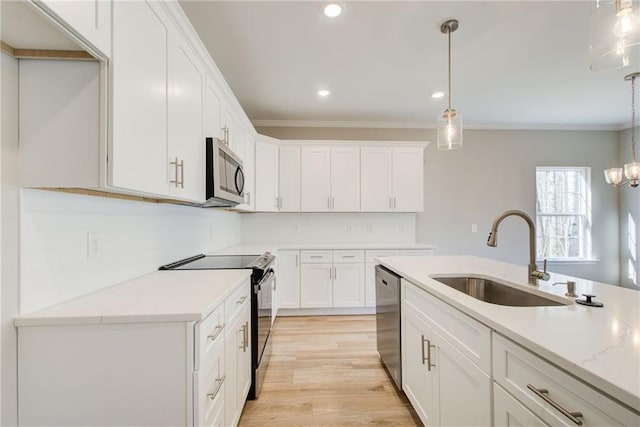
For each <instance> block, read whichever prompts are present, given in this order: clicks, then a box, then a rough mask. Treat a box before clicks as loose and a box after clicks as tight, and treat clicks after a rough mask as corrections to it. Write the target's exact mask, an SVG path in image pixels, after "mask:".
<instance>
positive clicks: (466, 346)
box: [402, 279, 491, 374]
mask: <svg viewBox="0 0 640 427" xmlns="http://www.w3.org/2000/svg"><path fill="white" fill-rule="evenodd" d="M402 303H403V304H408V305H411V306H413V307H415V308H416V309H417V310H418V311H419V312H420V313H422V315H424V316H425V317H427V318H428V319H429V320H430V321H431V323H433V324H434V327H435V328H437V331H438V333H439V334H440V335H442V337H443V338H444V339H446V340H447V341H449V343H450V344H451V345H453V346H454V347H455V348H456V350H458V351H459V352H461V353H462V354H463V355H464V356H466V357H467V358H468V359H469V360H471V361H472V362H473V363H475V364H476V365H478V366H479V367H480V369H482V370H483V371H484V372H486V373H488V374H490V373H491V330H490V329H489V328H488V327H486V326H485V325H483V324H481V323H480V322H478V321H476V320H474V319H472V318H471V317H469V316H467V315H466V314H464V313H462V312H461V311H458V310H457V309H455V308H453V307H451V306H450V305H448V304H446V303H444V302H442V301H440V300H439V299H437V298H436V297H434V296H433V295H431V294H430V293H428V292H427V291H424V290H422V289H421V288H419V287H417V286H416V285H414V284H413V283H411V282H409V281H407V280H405V279H402Z"/></svg>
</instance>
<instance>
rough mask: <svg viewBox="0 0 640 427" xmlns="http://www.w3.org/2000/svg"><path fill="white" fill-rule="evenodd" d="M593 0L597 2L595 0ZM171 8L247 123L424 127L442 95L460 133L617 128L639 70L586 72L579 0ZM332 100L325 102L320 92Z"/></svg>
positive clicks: (585, 18)
mask: <svg viewBox="0 0 640 427" xmlns="http://www.w3.org/2000/svg"><path fill="white" fill-rule="evenodd" d="M594 1H595V0H594ZM180 3H181V5H182V7H183V9H184V11H185V12H186V14H187V16H188V17H189V19H190V20H191V22H192V24H193V26H194V27H195V29H196V30H197V31H198V33H199V35H200V37H201V39H202V40H203V42H204V44H205V45H206V46H207V48H208V49H209V51H210V53H211V55H212V56H213V58H214V60H215V61H216V64H217V65H218V67H219V68H220V70H221V71H222V73H223V74H224V76H225V78H226V80H227V82H228V83H229V85H230V86H231V89H232V90H233V92H234V93H235V94H236V96H237V98H238V100H239V101H240V104H242V106H243V108H244V110H245V111H246V113H247V115H248V116H249V118H250V119H251V120H253V121H254V123H256V124H289V125H294V124H299V125H305V124H306V125H311V124H322V123H319V122H324V124H326V125H354V126H359V125H369V126H391V127H393V126H401V127H402V126H409V127H414V126H417V127H433V125H434V123H435V122H436V117H437V116H438V114H441V112H442V110H443V109H444V108H445V107H446V98H444V99H440V100H433V99H431V97H430V94H431V92H433V91H435V90H446V84H447V78H446V60H447V54H446V52H447V37H446V35H444V34H442V33H441V32H440V24H441V22H442V21H444V20H445V19H448V18H456V19H458V20H459V21H460V28H459V29H458V31H456V32H455V33H453V34H452V49H453V90H452V93H453V107H454V108H457V109H458V110H460V111H462V113H463V115H464V122H465V127H478V128H549V129H557V128H568V129H572V128H577V129H620V128H624V127H626V126H628V123H629V122H630V103H631V100H630V96H631V95H630V85H629V83H628V82H625V81H624V79H623V77H624V75H626V74H628V73H630V72H631V71H637V69H633V70H631V69H629V68H627V69H623V70H617V71H600V72H595V71H591V70H589V67H588V64H587V57H588V43H589V38H588V36H589V34H588V27H589V11H590V8H591V0H589V1H587V0H584V1H564V2H563V1H546V2H545V1H439V2H437V1H408V2H400V1H373V2H360V1H358V2H354V1H349V2H344V1H342V2H340V4H342V6H343V13H342V15H340V16H339V17H337V18H334V19H330V18H327V17H325V16H324V15H323V13H322V9H323V7H324V6H325V5H326V4H327V2H316V1H280V2H273V1H186V0H182V1H181V2H180ZM321 88H326V89H329V90H330V91H331V95H330V96H329V97H327V98H324V99H321V98H319V97H318V96H317V95H316V92H317V90H318V89H321Z"/></svg>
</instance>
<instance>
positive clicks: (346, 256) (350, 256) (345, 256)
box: [342, 255, 356, 258]
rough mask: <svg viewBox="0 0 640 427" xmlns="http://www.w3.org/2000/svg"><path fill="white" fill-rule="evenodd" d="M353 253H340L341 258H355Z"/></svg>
mask: <svg viewBox="0 0 640 427" xmlns="http://www.w3.org/2000/svg"><path fill="white" fill-rule="evenodd" d="M355 257H356V256H355V255H342V258H355Z"/></svg>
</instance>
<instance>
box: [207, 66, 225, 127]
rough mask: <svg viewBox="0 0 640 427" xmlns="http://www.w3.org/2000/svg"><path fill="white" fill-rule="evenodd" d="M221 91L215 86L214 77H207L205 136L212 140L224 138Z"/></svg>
mask: <svg viewBox="0 0 640 427" xmlns="http://www.w3.org/2000/svg"><path fill="white" fill-rule="evenodd" d="M219 93H220V92H219V89H218V87H217V86H216V85H215V83H214V80H213V78H212V77H210V76H207V87H206V90H205V97H204V99H205V108H204V136H205V137H211V138H214V137H215V138H222V135H221V132H222V125H221V123H222V122H221V117H220V114H221V109H222V101H221V100H220V95H219Z"/></svg>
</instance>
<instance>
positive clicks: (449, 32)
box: [447, 27, 451, 123]
mask: <svg viewBox="0 0 640 427" xmlns="http://www.w3.org/2000/svg"><path fill="white" fill-rule="evenodd" d="M447 37H448V38H449V70H448V75H449V91H448V92H449V108H448V110H447V111H448V112H449V114H448V116H449V123H451V27H449V29H448V30H447Z"/></svg>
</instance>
